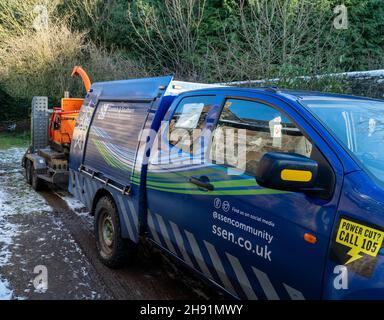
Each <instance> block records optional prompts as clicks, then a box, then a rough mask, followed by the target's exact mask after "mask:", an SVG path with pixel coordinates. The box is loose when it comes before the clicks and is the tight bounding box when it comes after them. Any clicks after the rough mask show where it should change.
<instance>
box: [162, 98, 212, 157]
mask: <svg viewBox="0 0 384 320" xmlns="http://www.w3.org/2000/svg"><path fill="white" fill-rule="evenodd" d="M214 102H215V96H199V97H188V98H184V99H183V100H181V102H180V103H179V105H178V107H177V108H176V110H175V113H174V114H173V117H172V119H171V121H170V124H169V143H170V144H171V145H173V146H177V147H178V148H180V149H182V150H183V151H185V152H188V153H192V152H193V149H194V148H193V145H194V143H196V142H197V140H198V139H200V136H201V133H202V132H203V129H204V124H205V120H206V118H207V115H208V112H209V110H210V109H211V107H212V106H213V104H214Z"/></svg>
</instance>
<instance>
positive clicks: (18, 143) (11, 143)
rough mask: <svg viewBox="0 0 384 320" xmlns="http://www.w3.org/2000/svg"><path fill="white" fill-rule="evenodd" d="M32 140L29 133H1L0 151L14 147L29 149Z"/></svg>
mask: <svg viewBox="0 0 384 320" xmlns="http://www.w3.org/2000/svg"><path fill="white" fill-rule="evenodd" d="M30 140H31V136H30V134H29V132H25V133H1V132H0V149H8V148H12V147H25V148H27V147H28V145H29V143H30Z"/></svg>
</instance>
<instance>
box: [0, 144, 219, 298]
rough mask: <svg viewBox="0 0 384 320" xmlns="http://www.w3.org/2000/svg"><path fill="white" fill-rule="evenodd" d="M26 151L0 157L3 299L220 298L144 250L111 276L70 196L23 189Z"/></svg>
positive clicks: (90, 221) (89, 224) (0, 277)
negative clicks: (128, 264)
mask: <svg viewBox="0 0 384 320" xmlns="http://www.w3.org/2000/svg"><path fill="white" fill-rule="evenodd" d="M23 152H24V150H23V149H18V148H14V149H7V150H0V299H44V300H46V299H162V300H168V299H169V300H172V299H211V298H216V299H217V298H219V299H220V298H222V297H221V295H220V294H218V293H217V292H215V291H214V290H213V289H211V288H210V287H209V286H207V285H205V284H203V283H202V282H201V281H199V280H197V279H196V278H195V277H194V276H193V275H192V274H190V273H189V272H188V271H187V270H186V269H184V268H179V267H177V266H175V265H174V264H173V263H172V262H170V261H168V259H167V258H166V257H164V256H163V255H162V254H161V253H159V252H157V251H156V250H155V249H153V248H150V247H149V246H142V247H141V249H140V250H139V254H138V258H137V260H136V261H135V263H134V264H132V265H131V266H128V267H126V268H124V269H122V270H110V269H108V268H106V267H105V266H104V265H102V264H101V263H100V262H99V260H98V259H97V257H96V251H95V241H94V237H93V218H92V217H90V216H89V215H88V214H87V212H86V210H85V208H84V207H83V206H82V204H81V203H79V202H78V201H76V200H75V199H73V198H72V197H71V196H70V195H69V194H68V193H66V192H64V191H59V190H52V189H49V188H48V189H47V190H46V191H44V192H41V193H36V192H35V191H33V190H32V189H31V187H30V186H28V185H27V184H26V183H25V182H24V177H23V172H22V170H21V168H20V159H21V157H22V154H23Z"/></svg>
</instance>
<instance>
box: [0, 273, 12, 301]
mask: <svg viewBox="0 0 384 320" xmlns="http://www.w3.org/2000/svg"><path fill="white" fill-rule="evenodd" d="M12 295H13V291H12V290H10V289H9V283H8V281H7V280H3V279H1V278H0V300H11V299H12Z"/></svg>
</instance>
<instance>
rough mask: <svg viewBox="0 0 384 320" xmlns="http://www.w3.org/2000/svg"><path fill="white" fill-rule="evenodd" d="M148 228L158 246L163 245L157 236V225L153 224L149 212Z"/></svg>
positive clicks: (149, 212)
mask: <svg viewBox="0 0 384 320" xmlns="http://www.w3.org/2000/svg"><path fill="white" fill-rule="evenodd" d="M148 227H149V229H150V231H151V234H152V237H153V239H154V240H155V242H157V243H158V244H161V241H160V238H159V236H158V235H157V231H156V228H155V223H154V222H153V218H152V213H151V211H149V210H148Z"/></svg>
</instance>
